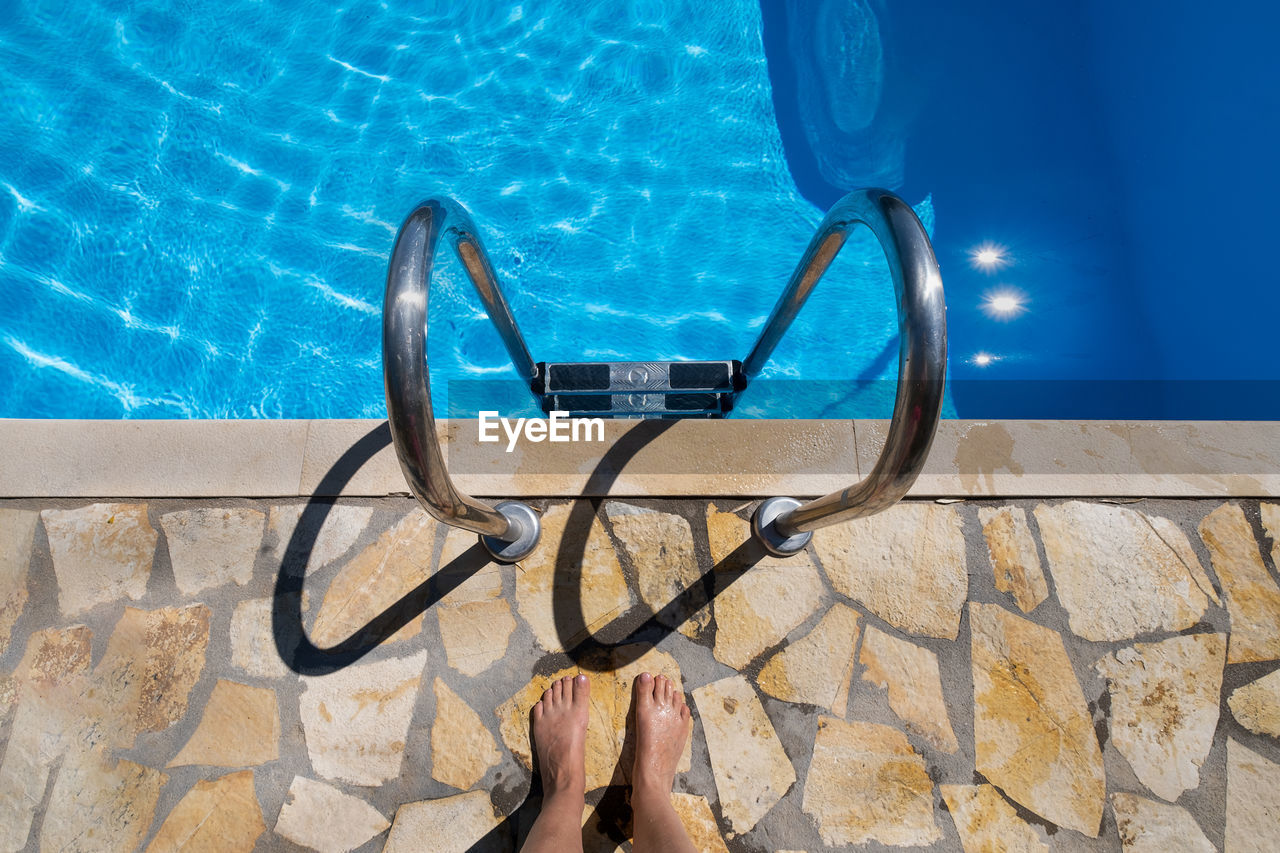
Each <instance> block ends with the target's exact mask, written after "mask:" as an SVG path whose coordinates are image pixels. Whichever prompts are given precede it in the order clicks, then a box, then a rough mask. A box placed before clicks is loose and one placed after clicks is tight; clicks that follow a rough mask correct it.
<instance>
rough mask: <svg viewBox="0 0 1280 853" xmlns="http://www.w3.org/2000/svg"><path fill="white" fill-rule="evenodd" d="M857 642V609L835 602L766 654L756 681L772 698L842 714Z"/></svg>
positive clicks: (846, 698) (851, 675)
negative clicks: (807, 628)
mask: <svg viewBox="0 0 1280 853" xmlns="http://www.w3.org/2000/svg"><path fill="white" fill-rule="evenodd" d="M857 642H858V613H857V611H856V610H854V609H853V608H852V607H847V606H845V605H843V604H840V603H839V602H837V603H836V604H833V605H832V606H831V609H830V610H828V611H827V612H826V615H824V616H823V617H822V620H821V621H819V622H818V624H817V625H815V626H814V628H813V630H812V631H810V632H809V633H808V634H806V635H805V636H803V637H801V638H800V639H799V640H795V641H794V642H792V643H789V644H788V645H787V646H785V647H784V648H783V649H782V650H781V651H779V652H778V653H777V654H775V655H774V656H773V657H771V658H769V660H768V661H767V662H766V663H765V665H764V668H763V669H761V670H760V675H759V676H757V678H756V683H757V684H759V685H760V689H761V690H763V691H764V692H765V693H767V694H769V695H770V696H772V697H774V698H775V699H781V700H783V701H784V702H804V703H807V704H809V705H818V706H821V707H823V708H825V709H827V710H828V711H830V712H832V713H833V714H835V715H837V716H840V717H843V716H844V712H845V704H846V702H847V701H848V698H849V680H850V679H851V678H852V677H853V663H854V657H853V649H854V646H855V645H856V644H857Z"/></svg>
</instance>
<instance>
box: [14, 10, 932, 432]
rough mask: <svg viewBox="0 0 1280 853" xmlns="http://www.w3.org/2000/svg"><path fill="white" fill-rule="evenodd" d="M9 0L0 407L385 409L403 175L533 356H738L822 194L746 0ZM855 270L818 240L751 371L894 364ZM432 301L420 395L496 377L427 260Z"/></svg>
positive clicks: (862, 272) (886, 293) (477, 328)
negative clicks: (457, 234)
mask: <svg viewBox="0 0 1280 853" xmlns="http://www.w3.org/2000/svg"><path fill="white" fill-rule="evenodd" d="M11 9H12V11H11V12H10V13H8V14H6V16H5V17H4V20H3V21H0V90H3V92H4V93H5V95H4V100H5V113H6V118H5V121H4V122H3V123H2V124H0V293H2V294H3V297H2V298H3V300H4V306H5V308H4V311H3V312H0V383H3V387H4V388H5V389H6V393H5V395H4V396H3V402H0V416H6V417H46V416H48V417H108V418H114V417H186V418H198V417H289V418H292V417H382V416H384V415H385V408H384V402H383V396H382V383H381V361H380V353H379V347H380V314H381V301H382V288H383V284H384V276H385V272H386V259H387V257H388V254H389V251H390V248H391V244H392V241H393V239H394V236H395V232H396V229H397V226H398V225H399V222H400V220H401V219H402V218H403V216H404V215H405V214H406V213H407V212H408V211H409V209H410V208H411V207H412V205H413V204H414V203H415V202H416V201H418V200H420V199H421V198H423V197H425V196H427V195H429V194H432V193H447V194H449V195H452V196H454V197H455V198H457V199H458V200H459V201H461V202H462V203H463V204H464V205H466V206H467V207H468V208H469V209H470V210H471V212H472V214H473V216H474V217H475V219H476V221H477V223H478V224H479V226H480V228H481V231H482V233H483V236H484V238H485V241H486V243H487V246H488V249H489V251H490V253H491V255H492V256H493V261H494V264H495V266H496V268H497V270H498V273H499V275H500V277H501V279H502V281H503V283H504V285H505V286H506V289H507V292H508V295H509V299H510V302H511V304H512V308H513V310H514V313H515V315H516V317H517V319H518V321H519V322H520V324H521V327H522V329H523V330H524V332H525V336H526V338H527V340H528V342H529V345H530V348H531V350H532V351H533V355H534V357H535V359H537V360H576V359H630V358H635V359H643V358H654V359H677V358H743V357H744V356H745V355H746V353H747V350H748V349H749V348H750V345H751V343H752V342H753V340H754V335H755V334H756V333H757V332H758V330H759V328H760V325H761V323H762V322H763V319H764V318H765V316H767V314H768V311H769V309H770V308H771V306H772V302H773V300H774V299H775V298H776V295H777V293H778V290H779V289H780V288H781V286H782V283H783V282H784V281H785V279H786V277H787V275H788V274H789V272H790V270H791V268H792V266H793V265H794V264H795V262H796V261H797V259H798V258H799V256H800V254H801V252H802V250H803V248H804V245H805V243H806V242H807V241H808V239H809V237H810V236H811V235H812V233H813V229H814V227H815V226H816V224H817V222H818V221H819V219H820V218H821V211H819V210H817V209H816V208H815V207H813V205H811V204H810V203H808V202H806V201H805V200H804V199H803V198H801V197H800V195H799V194H798V193H797V192H796V190H795V187H794V184H793V182H792V179H791V176H790V173H789V172H788V169H787V164H786V162H785V160H784V157H783V153H782V147H781V143H780V142H779V136H778V131H777V127H776V123H775V119H774V113H773V105H772V103H771V93H770V89H769V76H768V69H767V68H766V64H765V58H764V51H763V48H762V46H761V24H760V10H759V7H758V5H757V3H756V2H755V0H732V2H716V3H714V4H712V3H688V4H683V5H682V4H680V3H657V2H632V3H630V4H627V5H625V6H624V5H619V4H579V3H569V2H556V0H548V2H531V3H523V4H519V5H510V4H489V3H475V4H470V3H431V2H421V0H417V2H412V3H408V2H389V3H365V2H355V3H350V4H347V5H344V6H342V7H341V8H338V9H334V10H332V11H329V10H326V9H324V7H323V5H320V6H317V5H315V4H304V3H301V2H297V0H284V1H283V2H280V1H277V2H271V0H264V2H250V0H231V2H226V3H217V4H215V3H179V2H166V3H146V2H143V3H139V2H128V3H126V2H87V3H79V4H66V3H39V2H32V1H31V0H19V2H18V3H17V4H16V6H12V7H11ZM920 211H921V214H922V217H923V218H924V219H925V221H926V223H929V224H931V211H930V210H929V208H928V207H927V204H926V205H925V206H922V207H921V208H920ZM883 275H884V268H883V263H882V262H881V261H880V260H879V259H878V253H877V252H873V251H871V247H869V246H867V245H866V243H865V242H860V243H858V244H854V245H851V246H850V247H848V248H847V249H846V251H845V253H844V254H843V255H842V256H841V259H840V261H839V262H838V263H837V265H836V267H835V268H833V271H832V274H831V279H832V280H831V282H830V284H828V283H826V282H824V286H823V288H820V291H819V293H820V295H821V298H820V299H819V300H818V302H817V304H815V305H812V306H810V308H809V309H807V310H806V312H805V314H803V315H802V317H801V322H799V323H797V326H796V327H795V329H794V330H793V331H794V334H793V335H792V336H791V337H790V338H789V339H788V340H787V341H786V342H785V343H784V344H783V346H782V347H780V348H779V350H778V352H777V356H776V358H775V361H774V364H773V365H772V366H771V368H770V374H771V375H774V376H800V375H803V376H804V377H806V378H832V377H844V376H859V375H861V376H877V375H881V374H884V373H885V371H886V370H889V371H892V370H893V369H895V368H896V363H894V362H896V359H892V358H888V359H886V358H885V357H884V353H885V352H886V350H885V345H886V342H887V341H889V340H890V339H891V337H892V335H893V332H894V323H895V315H894V309H893V304H892V299H891V291H890V289H889V288H888V287H887V285H886V283H885V280H883V279H882V278H880V276H883ZM836 311H838V312H839V317H838V321H831V322H820V321H821V320H822V319H824V317H825V318H827V319H829V318H830V316H831V315H832V312H836ZM431 316H432V320H431V326H430V330H429V342H430V362H431V367H432V379H433V391H434V396H435V398H436V402H437V406H438V407H443V406H444V405H445V398H444V395H445V393H446V389H447V387H448V380H450V379H475V378H490V377H503V376H513V375H514V374H513V371H512V370H511V368H510V366H509V364H508V363H507V362H506V358H505V354H504V351H503V349H502V347H501V345H500V343H499V341H498V338H497V336H496V334H495V333H494V332H493V331H492V329H491V328H490V326H489V324H488V321H487V319H486V318H485V317H484V315H483V314H482V313H481V311H480V308H479V305H478V302H477V301H476V299H475V297H474V294H473V293H471V292H470V284H469V282H467V280H466V279H465V277H464V276H463V275H462V274H461V270H460V267H459V265H458V264H457V262H456V260H454V259H452V258H450V259H449V261H448V262H447V263H444V264H443V265H442V266H440V267H438V272H437V277H436V280H435V282H434V288H433V292H432V302H431ZM845 402H846V403H847V401H845ZM747 403H748V405H747V406H746V407H745V410H746V413H748V414H770V415H775V416H789V415H810V416H812V415H819V414H830V413H832V411H831V410H830V409H829V408H823V407H818V408H817V409H814V410H795V409H794V407H793V409H792V410H785V411H784V410H772V409H771V410H769V411H767V412H761V411H760V410H759V409H758V407H757V408H754V409H753V408H752V406H751V405H750V401H749V400H748V401H747ZM846 408H847V407H846ZM841 413H842V414H852V413H860V414H868V412H850V411H841Z"/></svg>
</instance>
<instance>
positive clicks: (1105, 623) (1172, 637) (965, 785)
mask: <svg viewBox="0 0 1280 853" xmlns="http://www.w3.org/2000/svg"><path fill="white" fill-rule="evenodd" d="M537 505H538V508H539V509H540V510H541V511H542V512H543V519H544V525H545V534H544V536H545V538H544V541H543V544H542V546H541V547H540V548H539V550H538V551H537V552H536V554H535V555H534V556H533V557H531V558H530V559H529V560H526V561H525V562H524V563H522V564H521V565H519V566H515V567H500V566H496V565H493V564H491V563H489V562H488V561H487V560H486V559H485V558H484V555H483V552H482V551H480V550H479V549H478V548H477V547H476V546H475V540H474V538H473V537H471V536H470V535H468V534H464V533H461V532H459V531H453V530H446V529H445V528H443V527H442V526H440V525H438V524H436V523H435V522H434V521H432V520H431V519H429V518H428V517H427V516H426V515H425V514H424V513H422V512H421V511H420V510H419V509H418V508H417V507H416V505H415V504H414V503H413V502H411V501H410V500H408V499H407V498H396V497H388V498H367V499H365V498H353V499H340V500H337V501H331V500H327V501H313V502H310V503H307V502H303V501H289V500H270V501H266V500H249V499H209V500H177V499H174V500H169V499H165V500H152V501H149V502H145V503H143V502H132V503H130V502H96V503H94V502H89V501H85V500H55V499H24V500H9V501H0V742H3V743H4V748H3V761H2V762H0V850H41V851H49V850H59V851H74V850H86V851H89V850H92V851H99V850H135V849H138V850H147V851H164V850H179V849H181V850H209V851H220V853H234V852H235V851H248V850H300V849H315V850H321V851H345V850H361V851H373V850H389V851H409V850H430V851H450V850H459V851H461V850H469V849H471V850H510V849H512V848H513V847H514V846H516V845H517V844H518V842H519V840H520V838H522V837H523V833H524V832H526V831H527V829H528V826H529V824H530V822H531V820H532V817H533V816H534V815H535V814H536V805H537V797H538V792H537V789H536V785H534V786H533V788H532V789H531V778H532V775H533V774H532V772H531V768H530V747H529V742H528V725H527V714H528V710H529V707H530V705H531V704H532V702H533V701H534V699H535V698H536V696H537V694H538V693H539V692H540V691H541V689H542V688H543V686H545V685H546V684H547V683H548V682H549V681H550V680H551V679H553V678H555V677H557V676H558V675H560V674H561V673H566V672H579V671H582V672H587V673H589V674H590V675H591V677H592V679H593V685H594V686H593V713H592V717H591V726H590V729H589V745H588V784H589V787H590V788H591V789H592V790H591V793H589V794H588V803H589V807H588V809H587V811H586V813H584V815H583V820H584V837H585V839H586V849H587V850H589V851H601V850H607V851H612V850H616V849H623V850H626V849H629V844H628V843H627V842H626V832H627V826H626V823H627V804H626V796H625V791H626V788H625V785H626V782H627V778H628V775H629V764H628V761H629V755H630V742H629V737H628V735H627V709H628V704H629V683H630V680H631V679H632V678H633V677H634V675H635V674H636V673H638V672H640V671H643V670H649V671H661V672H665V673H667V674H669V675H670V676H671V677H673V678H674V679H676V680H677V681H678V682H679V683H680V684H681V685H682V688H683V690H684V691H685V693H686V696H687V698H688V701H689V704H690V707H691V708H692V709H693V711H694V719H695V726H694V734H693V739H692V743H691V746H690V750H689V754H688V757H687V760H686V762H685V764H684V767H685V768H686V769H684V771H683V772H681V773H680V774H679V776H678V777H677V788H678V793H677V794H676V795H675V803H676V805H677V808H678V809H679V811H680V813H681V815H682V816H683V818H684V819H685V821H686V823H687V824H688V826H689V828H690V830H691V832H692V834H693V836H694V837H695V838H696V839H697V840H698V843H699V845H700V846H701V848H702V849H705V850H716V851H719V850H726V849H727V850H732V851H738V850H768V851H781V850H806V851H817V850H826V849H858V850H862V849H866V850H879V849H885V848H888V847H901V846H908V847H916V848H919V849H928V850H948V851H951V850H961V849H963V850H965V851H966V853H975V851H987V850H992V851H994V850H1019V851H1021V850H1046V849H1049V850H1070V851H1074V850H1121V849H1123V850H1126V851H1146V850H1155V851H1160V853H1167V852H1168V851H1173V850H1223V849H1225V850H1230V851H1235V850H1241V851H1243V850H1277V849H1280V741H1278V739H1280V671H1277V663H1276V662H1277V661H1278V660H1280V584H1278V583H1277V574H1276V560H1277V557H1278V556H1280V546H1278V545H1277V541H1278V540H1280V504H1276V503H1271V502H1267V501H1263V502H1259V501H1256V500H1239V501H1231V502H1223V501H1221V500H1145V501H1139V502H1124V503H1121V502H1103V501H1091V502H1083V501H1070V500H1060V499H1054V500H1046V501H1037V500H1013V501H1008V500H1006V501H969V502H910V503H904V504H900V505H899V506H897V507H895V508H894V509H892V510H890V511H888V512H885V513H883V514H881V515H878V516H875V517H873V518H870V519H866V520H862V521H859V522H854V523H850V524H847V525H843V526H840V527H837V528H832V529H829V530H826V531H821V532H819V533H818V534H817V535H816V536H815V539H814V542H813V544H812V545H811V546H810V548H809V549H808V550H807V551H806V552H804V553H802V554H801V555H799V556H797V557H794V558H791V559H789V560H778V559H774V558H770V557H765V556H762V555H761V554H760V553H759V552H757V551H756V550H755V549H754V548H753V547H752V546H750V545H747V544H744V543H746V542H747V521H746V518H747V517H748V513H749V511H750V510H751V509H752V508H753V507H754V502H751V503H746V504H744V503H742V502H740V501H710V502H708V501H705V500H695V499H688V500H646V499H618V500H615V499H602V500H592V501H586V500H583V501H576V502H566V501H542V502H538V503H537Z"/></svg>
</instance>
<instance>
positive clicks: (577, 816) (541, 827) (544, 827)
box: [520, 675, 591, 853]
mask: <svg viewBox="0 0 1280 853" xmlns="http://www.w3.org/2000/svg"><path fill="white" fill-rule="evenodd" d="M590 705H591V684H590V682H589V681H588V679H587V677H586V676H585V675H579V676H577V677H576V678H570V677H568V676H565V677H564V678H561V679H560V680H558V681H556V682H555V683H553V684H552V685H551V686H550V687H548V688H547V690H546V692H544V693H543V694H542V698H541V699H540V700H539V701H538V703H537V704H535V705H534V706H533V744H534V747H535V748H536V749H537V752H538V774H539V776H541V778H542V791H543V795H542V811H540V812H539V813H538V817H537V819H536V820H535V821H534V822H533V827H532V828H531V829H530V830H529V837H528V838H527V839H525V843H524V846H523V847H522V848H520V849H521V851H522V853H566V851H570V853H571V851H575V850H576V851H581V850H582V810H583V806H584V805H585V803H584V795H585V793H586V786H587V770H586V739H587V714H588V709H589V708H590Z"/></svg>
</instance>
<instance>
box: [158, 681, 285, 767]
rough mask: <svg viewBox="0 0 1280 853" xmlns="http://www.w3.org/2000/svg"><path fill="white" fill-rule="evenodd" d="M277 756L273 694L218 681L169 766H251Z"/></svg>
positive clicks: (277, 723)
mask: <svg viewBox="0 0 1280 853" xmlns="http://www.w3.org/2000/svg"><path fill="white" fill-rule="evenodd" d="M279 757H280V713H279V711H278V710H277V708H276V694H275V691H274V690H271V689H270V688H267V687H250V686H249V685H247V684H238V683H236V682H234V681H227V680H225V679H222V678H220V679H218V682H217V683H216V684H214V685H213V693H212V694H211V695H210V696H209V701H208V703H206V704H205V706H204V716H202V717H201V718H200V724H199V725H198V726H197V727H196V730H195V732H194V733H193V734H192V735H191V739H190V740H188V741H187V743H186V745H185V746H183V747H182V749H181V750H179V752H178V754H177V756H175V757H174V759H173V760H172V761H170V762H169V766H170V767H181V766H183V765H187V764H206V765H210V766H212V767H254V766H256V765H259V764H265V763H266V762H268V761H275V760H276V759H277V758H279Z"/></svg>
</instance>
